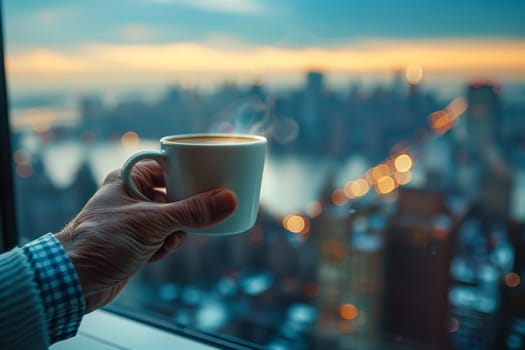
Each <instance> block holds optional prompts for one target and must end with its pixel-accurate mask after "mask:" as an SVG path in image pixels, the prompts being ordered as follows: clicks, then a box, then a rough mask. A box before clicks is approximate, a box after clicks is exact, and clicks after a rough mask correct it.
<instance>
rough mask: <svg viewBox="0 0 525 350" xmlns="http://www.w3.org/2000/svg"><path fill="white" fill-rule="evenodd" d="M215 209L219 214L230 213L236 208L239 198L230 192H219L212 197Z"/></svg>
mask: <svg viewBox="0 0 525 350" xmlns="http://www.w3.org/2000/svg"><path fill="white" fill-rule="evenodd" d="M212 203H213V209H214V210H215V211H217V212H222V211H230V210H232V209H233V208H235V205H236V203H237V198H236V197H235V194H233V193H232V192H230V191H224V190H219V191H216V192H214V193H213V195H212Z"/></svg>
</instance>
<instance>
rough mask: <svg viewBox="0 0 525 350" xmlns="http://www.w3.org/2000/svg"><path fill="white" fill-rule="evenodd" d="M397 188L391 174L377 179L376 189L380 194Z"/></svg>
mask: <svg viewBox="0 0 525 350" xmlns="http://www.w3.org/2000/svg"><path fill="white" fill-rule="evenodd" d="M395 188H396V183H395V181H394V179H392V178H391V177H390V176H383V177H382V178H380V179H379V181H377V185H376V190H377V193H379V194H387V193H390V192H392V191H393V190H394V189H395Z"/></svg>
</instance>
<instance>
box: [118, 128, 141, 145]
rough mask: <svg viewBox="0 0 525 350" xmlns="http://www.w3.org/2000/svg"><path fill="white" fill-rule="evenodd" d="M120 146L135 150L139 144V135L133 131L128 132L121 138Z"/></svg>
mask: <svg viewBox="0 0 525 350" xmlns="http://www.w3.org/2000/svg"><path fill="white" fill-rule="evenodd" d="M120 140H121V142H122V146H124V147H126V148H135V147H137V146H138V145H139V143H140V137H139V135H138V134H137V133H136V132H134V131H128V132H126V133H125V134H124V135H122V137H121V139H120Z"/></svg>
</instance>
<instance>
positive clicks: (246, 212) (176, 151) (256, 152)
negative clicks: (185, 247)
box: [121, 134, 267, 235]
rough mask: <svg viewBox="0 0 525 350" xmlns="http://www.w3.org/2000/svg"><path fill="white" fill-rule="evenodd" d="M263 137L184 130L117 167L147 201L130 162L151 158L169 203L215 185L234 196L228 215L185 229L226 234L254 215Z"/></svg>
mask: <svg viewBox="0 0 525 350" xmlns="http://www.w3.org/2000/svg"><path fill="white" fill-rule="evenodd" d="M266 143H267V142H266V138H264V137H262V136H258V135H244V134H185V135H173V136H166V137H163V138H161V139H160V151H144V152H138V153H136V154H134V155H132V156H131V157H130V158H129V159H128V160H127V161H126V163H125V164H124V166H123V167H122V170H121V174H122V180H123V182H124V184H126V185H127V186H129V188H130V189H131V191H132V192H133V193H134V194H135V195H136V196H137V197H139V198H141V199H144V200H149V199H148V198H147V197H146V196H144V195H143V194H142V193H141V192H140V191H139V190H138V189H137V187H136V186H135V184H134V183H133V181H132V180H131V170H132V168H133V166H134V165H135V164H136V163H137V162H139V161H141V160H145V159H149V160H154V161H156V162H157V163H159V164H160V166H161V167H162V169H163V170H164V179H165V183H166V189H167V194H168V200H169V201H170V202H174V201H179V200H182V199H185V198H188V197H190V196H192V195H195V194H197V193H201V192H206V191H209V190H212V189H216V188H227V189H230V190H232V191H233V192H235V194H236V195H237V200H238V201H237V208H236V209H235V211H234V212H233V214H231V215H230V216H229V217H227V218H226V219H224V220H223V221H221V222H219V223H217V224H214V225H212V226H209V227H206V228H202V229H192V230H189V231H188V232H189V233H197V234H208V235H229V234H235V233H240V232H244V231H246V230H248V229H250V228H251V227H252V226H253V225H254V224H255V221H256V219H257V210H258V207H259V195H260V190H261V182H262V174H263V168H264V160H265V156H266Z"/></svg>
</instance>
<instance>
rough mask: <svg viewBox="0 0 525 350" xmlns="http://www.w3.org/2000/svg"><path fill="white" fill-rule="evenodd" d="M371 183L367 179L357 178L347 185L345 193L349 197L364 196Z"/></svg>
mask: <svg viewBox="0 0 525 350" xmlns="http://www.w3.org/2000/svg"><path fill="white" fill-rule="evenodd" d="M369 190H370V185H368V182H367V181H366V180H365V179H357V180H354V181H351V182H348V183H347V184H346V185H345V188H344V193H345V196H346V197H347V198H354V197H362V196H364V195H365V194H367V193H368V191H369Z"/></svg>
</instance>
